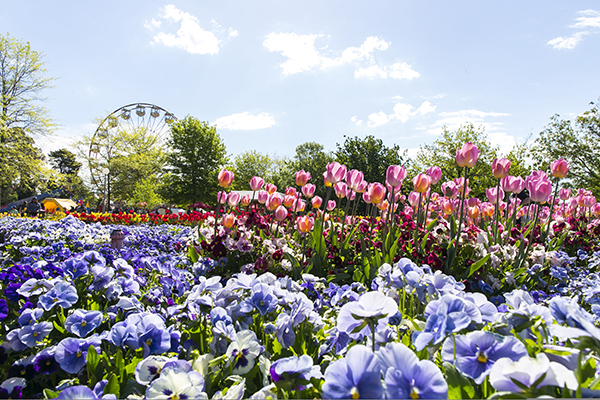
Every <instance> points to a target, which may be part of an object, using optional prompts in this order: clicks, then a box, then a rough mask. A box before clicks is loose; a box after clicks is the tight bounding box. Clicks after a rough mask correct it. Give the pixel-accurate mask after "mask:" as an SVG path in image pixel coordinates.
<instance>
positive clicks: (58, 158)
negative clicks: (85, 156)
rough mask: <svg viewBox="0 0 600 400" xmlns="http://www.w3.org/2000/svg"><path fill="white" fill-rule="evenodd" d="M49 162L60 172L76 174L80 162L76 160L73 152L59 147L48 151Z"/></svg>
mask: <svg viewBox="0 0 600 400" xmlns="http://www.w3.org/2000/svg"><path fill="white" fill-rule="evenodd" d="M48 157H49V158H50V164H51V165H52V166H53V167H54V168H55V169H56V170H57V171H58V172H60V173H61V174H65V175H77V174H78V173H79V169H80V168H81V163H80V162H79V161H77V158H76V156H75V154H73V153H72V152H70V151H69V150H67V149H60V150H55V151H51V152H50V153H48Z"/></svg>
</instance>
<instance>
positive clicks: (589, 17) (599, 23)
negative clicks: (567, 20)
mask: <svg viewBox="0 0 600 400" xmlns="http://www.w3.org/2000/svg"><path fill="white" fill-rule="evenodd" d="M579 14H582V15H584V16H583V17H579V18H577V23H576V24H575V25H571V26H570V28H580V29H581V28H600V11H596V10H583V11H579Z"/></svg>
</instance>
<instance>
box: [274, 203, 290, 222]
mask: <svg viewBox="0 0 600 400" xmlns="http://www.w3.org/2000/svg"><path fill="white" fill-rule="evenodd" d="M274 216H275V220H276V221H279V222H281V221H283V220H284V219H285V218H286V217H287V216H288V211H287V209H286V208H285V207H284V206H279V207H277V208H276V209H275V213H274Z"/></svg>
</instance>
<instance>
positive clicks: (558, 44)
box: [548, 32, 589, 50]
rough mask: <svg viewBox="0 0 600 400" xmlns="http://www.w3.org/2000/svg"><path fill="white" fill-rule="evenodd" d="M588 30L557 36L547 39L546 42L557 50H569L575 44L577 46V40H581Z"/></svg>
mask: <svg viewBox="0 0 600 400" xmlns="http://www.w3.org/2000/svg"><path fill="white" fill-rule="evenodd" d="M588 33H589V32H577V33H575V34H573V35H572V36H568V37H562V36H560V37H557V38H556V39H552V40H550V41H548V44H549V45H551V46H552V47H554V48H555V49H559V50H565V49H567V50H571V49H574V48H575V46H577V45H578V44H579V42H581V39H583V36H585V35H587V34H588Z"/></svg>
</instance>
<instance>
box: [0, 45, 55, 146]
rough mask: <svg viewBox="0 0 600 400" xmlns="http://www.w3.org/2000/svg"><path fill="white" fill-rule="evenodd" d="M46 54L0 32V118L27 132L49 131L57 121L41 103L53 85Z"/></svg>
mask: <svg viewBox="0 0 600 400" xmlns="http://www.w3.org/2000/svg"><path fill="white" fill-rule="evenodd" d="M46 74H47V71H46V69H45V68H44V61H43V54H41V53H38V52H37V51H34V50H32V49H31V47H30V45H29V43H24V42H21V41H19V40H16V39H14V38H12V37H10V36H9V35H8V34H7V35H6V36H5V35H0V94H1V95H2V104H1V109H0V119H1V120H2V121H3V122H4V126H5V127H6V128H9V129H12V128H20V129H22V130H23V131H24V132H25V133H26V134H28V135H39V134H46V133H49V132H50V130H51V129H52V128H53V127H54V124H53V123H52V121H51V120H50V118H49V117H48V111H47V109H46V108H45V107H43V106H42V105H41V104H40V103H41V101H43V100H44V98H43V97H41V93H42V92H43V91H44V90H45V89H47V88H49V87H50V83H51V82H52V78H48V77H46V76H45V75H46Z"/></svg>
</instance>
